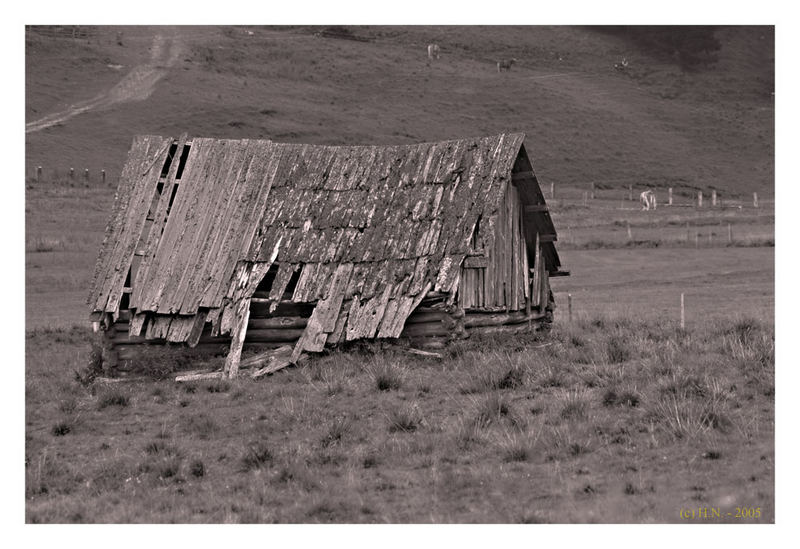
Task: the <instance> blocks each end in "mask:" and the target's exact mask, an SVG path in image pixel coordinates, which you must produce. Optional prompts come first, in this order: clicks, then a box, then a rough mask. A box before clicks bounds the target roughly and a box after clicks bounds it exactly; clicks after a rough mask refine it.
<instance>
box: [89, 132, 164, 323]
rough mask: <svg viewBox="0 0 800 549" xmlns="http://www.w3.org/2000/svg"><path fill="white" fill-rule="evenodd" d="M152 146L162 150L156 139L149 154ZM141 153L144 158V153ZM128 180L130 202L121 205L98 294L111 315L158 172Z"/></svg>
mask: <svg viewBox="0 0 800 549" xmlns="http://www.w3.org/2000/svg"><path fill="white" fill-rule="evenodd" d="M169 141H171V139H170V140H169ZM155 147H163V142H159V141H158V140H154V141H152V142H150V143H149V147H148V149H147V151H148V152H149V153H150V154H152V152H151V151H152V149H153V148H155ZM159 150H160V151H161V150H163V152H161V153H160V156H163V157H164V158H165V157H166V156H165V155H166V149H159ZM145 154H146V155H147V153H145ZM155 160H156V161H157V162H161V161H163V159H162V158H160V157H159V153H157V154H156V156H155ZM131 177H132V178H133V181H132V183H131V185H132V187H133V188H132V189H131V192H130V195H129V196H130V199H129V201H128V202H127V204H126V205H125V210H124V212H120V213H121V216H122V219H121V220H120V224H121V227H120V229H119V231H118V232H117V235H116V241H115V246H114V251H113V255H112V256H111V258H110V262H109V264H108V265H107V266H106V267H105V269H106V272H108V273H109V275H108V277H107V278H106V280H105V283H104V287H103V291H102V294H103V296H106V297H107V299H108V301H107V302H106V303H105V304H104V307H103V308H102V309H103V310H105V311H107V312H112V313H113V312H116V311H117V309H118V307H119V300H120V298H121V297H122V293H121V292H122V286H123V285H124V282H125V278H126V277H127V275H128V270H129V269H130V266H131V262H132V261H133V252H134V251H135V250H136V247H137V245H138V243H139V240H140V238H141V235H142V230H143V228H144V224H145V219H146V217H147V211H146V209H147V208H149V206H150V202H151V200H152V197H153V195H154V194H155V192H156V190H155V189H156V184H157V182H158V170H151V171H148V172H147V173H146V175H143V176H138V174H133V173H132V174H131Z"/></svg>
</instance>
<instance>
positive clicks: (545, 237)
mask: <svg viewBox="0 0 800 549" xmlns="http://www.w3.org/2000/svg"><path fill="white" fill-rule="evenodd" d="M556 240H558V236H557V235H555V234H540V235H539V242H555V241H556Z"/></svg>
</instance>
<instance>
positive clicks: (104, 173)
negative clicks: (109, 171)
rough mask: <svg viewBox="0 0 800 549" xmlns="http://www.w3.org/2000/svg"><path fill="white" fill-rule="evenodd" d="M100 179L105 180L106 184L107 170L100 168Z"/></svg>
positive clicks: (104, 183)
mask: <svg viewBox="0 0 800 549" xmlns="http://www.w3.org/2000/svg"><path fill="white" fill-rule="evenodd" d="M100 180H101V181H102V182H103V186H104V187H105V186H106V171H105V170H100Z"/></svg>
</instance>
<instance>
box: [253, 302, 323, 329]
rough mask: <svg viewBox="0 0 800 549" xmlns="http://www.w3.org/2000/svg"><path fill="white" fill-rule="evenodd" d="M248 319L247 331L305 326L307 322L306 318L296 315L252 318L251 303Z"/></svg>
mask: <svg viewBox="0 0 800 549" xmlns="http://www.w3.org/2000/svg"><path fill="white" fill-rule="evenodd" d="M250 311H251V313H250V321H249V322H248V323H247V333H250V332H251V331H252V330H259V329H264V328H272V329H279V328H305V327H306V325H307V324H308V319H307V318H303V317H298V316H275V317H271V318H254V317H253V313H252V305H251V308H250Z"/></svg>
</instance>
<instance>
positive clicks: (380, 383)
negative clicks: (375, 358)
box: [371, 362, 403, 391]
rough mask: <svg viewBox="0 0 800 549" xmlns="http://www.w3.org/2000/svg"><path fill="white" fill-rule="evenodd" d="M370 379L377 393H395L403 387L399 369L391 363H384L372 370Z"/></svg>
mask: <svg viewBox="0 0 800 549" xmlns="http://www.w3.org/2000/svg"><path fill="white" fill-rule="evenodd" d="M371 373H372V377H373V379H374V380H375V386H376V387H377V388H378V390H379V391H393V390H394V391H396V390H398V389H399V388H400V387H401V386H402V385H403V377H402V372H401V370H400V368H399V367H398V366H397V365H395V364H394V363H391V362H385V363H383V364H381V365H380V366H377V367H375V368H373V370H372V372H371Z"/></svg>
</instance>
